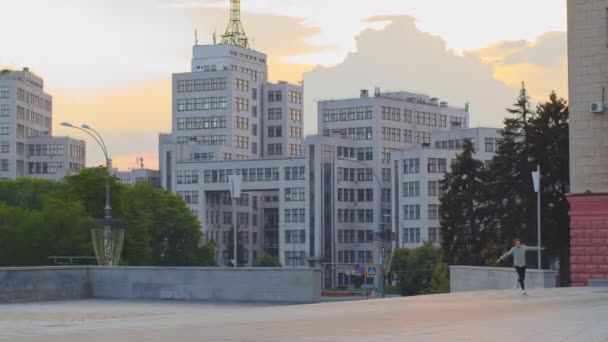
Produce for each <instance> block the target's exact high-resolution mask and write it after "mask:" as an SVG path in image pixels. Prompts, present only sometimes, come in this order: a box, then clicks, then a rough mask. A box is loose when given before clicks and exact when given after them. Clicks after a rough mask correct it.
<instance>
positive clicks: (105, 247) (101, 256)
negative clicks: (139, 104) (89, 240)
mask: <svg viewBox="0 0 608 342" xmlns="http://www.w3.org/2000/svg"><path fill="white" fill-rule="evenodd" d="M61 126H64V127H69V128H75V129H78V130H81V131H83V132H85V133H86V134H88V135H89V136H91V137H92V138H93V140H95V141H96V142H97V144H99V147H100V148H101V151H102V152H103V155H104V157H105V158H106V169H107V173H108V177H107V179H106V205H105V207H104V215H105V217H104V218H103V219H101V220H94V222H93V223H94V225H95V226H102V227H103V233H102V234H96V231H97V230H98V229H95V228H94V229H93V231H92V235H93V247H94V249H95V254H97V259H98V263H99V264H103V265H108V266H112V265H114V264H115V261H118V259H119V258H120V251H121V249H122V241H123V238H124V231H123V230H122V229H118V232H116V231H114V232H113V229H112V228H113V226H116V227H117V226H119V225H121V221H119V220H113V219H112V207H111V206H110V180H111V177H112V176H111V174H110V166H111V165H110V158H109V157H108V149H107V147H106V144H105V142H104V140H103V138H102V137H101V135H100V134H99V132H97V131H96V130H95V129H93V128H92V127H91V126H89V125H87V124H83V125H81V126H80V127H78V126H74V125H72V124H71V123H69V122H62V123H61ZM91 132H93V133H94V134H93V133H91ZM117 228H118V227H117ZM100 235H101V236H100ZM114 240H116V241H114ZM113 242H116V243H114V244H113ZM113 245H115V246H114V248H113ZM99 249H101V250H102V251H103V253H100V251H99Z"/></svg>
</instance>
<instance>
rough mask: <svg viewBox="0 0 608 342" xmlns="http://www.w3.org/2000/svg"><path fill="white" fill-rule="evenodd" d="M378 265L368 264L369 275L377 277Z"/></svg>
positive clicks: (369, 276)
mask: <svg viewBox="0 0 608 342" xmlns="http://www.w3.org/2000/svg"><path fill="white" fill-rule="evenodd" d="M376 275H377V274H376V265H367V277H368V278H376Z"/></svg>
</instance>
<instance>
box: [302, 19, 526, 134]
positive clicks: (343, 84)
mask: <svg viewBox="0 0 608 342" xmlns="http://www.w3.org/2000/svg"><path fill="white" fill-rule="evenodd" d="M370 20H374V21H378V20H390V21H391V23H390V24H389V25H387V26H386V28H385V29H383V30H372V29H368V30H365V31H363V32H362V33H361V34H360V35H359V36H358V37H357V50H356V52H353V53H351V54H349V55H348V56H347V58H346V59H345V60H344V62H343V63H340V64H338V65H336V66H333V67H317V68H316V69H315V70H313V71H310V72H308V73H306V74H305V75H304V85H305V98H306V106H305V110H306V120H307V121H306V130H307V132H314V131H316V127H317V126H316V104H315V103H314V101H315V100H318V99H331V98H336V97H345V96H357V95H358V92H359V89H371V88H373V87H374V86H379V87H381V89H384V90H408V91H416V92H422V93H425V94H429V95H432V96H436V97H439V98H441V99H443V100H446V101H448V102H450V103H451V105H455V106H460V107H462V106H464V103H465V102H469V101H470V103H471V111H472V123H473V124H476V125H494V126H498V125H500V124H501V123H502V119H503V117H504V114H505V110H504V108H505V107H507V106H509V105H510V104H511V103H512V102H513V100H514V99H515V97H516V95H517V88H512V87H509V86H507V85H505V84H504V83H502V82H500V81H497V80H496V79H494V75H493V74H494V73H493V67H492V66H491V65H488V64H485V63H484V62H483V61H482V59H481V58H480V57H478V56H475V55H473V54H466V55H464V56H459V55H457V54H455V53H454V52H453V51H451V50H448V49H447V47H446V42H445V41H444V40H443V39H441V38H440V37H438V36H435V35H432V34H429V33H425V32H421V31H420V30H419V29H418V28H417V27H416V22H415V19H414V18H412V17H409V16H397V17H395V16H393V17H382V18H372V19H370Z"/></svg>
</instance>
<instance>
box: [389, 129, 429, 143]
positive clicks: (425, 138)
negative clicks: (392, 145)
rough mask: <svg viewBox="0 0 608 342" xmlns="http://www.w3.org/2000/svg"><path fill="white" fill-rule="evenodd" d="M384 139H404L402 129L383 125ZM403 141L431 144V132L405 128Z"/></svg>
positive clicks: (399, 140)
mask: <svg viewBox="0 0 608 342" xmlns="http://www.w3.org/2000/svg"><path fill="white" fill-rule="evenodd" d="M382 140H387V141H398V142H401V141H402V137H401V129H399V128H391V127H382ZM403 142H406V143H412V144H430V143H431V133H430V132H423V131H414V130H411V129H404V130H403Z"/></svg>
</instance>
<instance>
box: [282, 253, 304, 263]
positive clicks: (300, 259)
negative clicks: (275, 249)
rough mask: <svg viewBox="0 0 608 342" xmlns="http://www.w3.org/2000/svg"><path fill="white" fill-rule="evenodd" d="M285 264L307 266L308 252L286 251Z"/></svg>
mask: <svg viewBox="0 0 608 342" xmlns="http://www.w3.org/2000/svg"><path fill="white" fill-rule="evenodd" d="M285 265H286V266H305V265H306V252H303V251H299V252H298V251H295V252H293V251H288V252H285Z"/></svg>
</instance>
